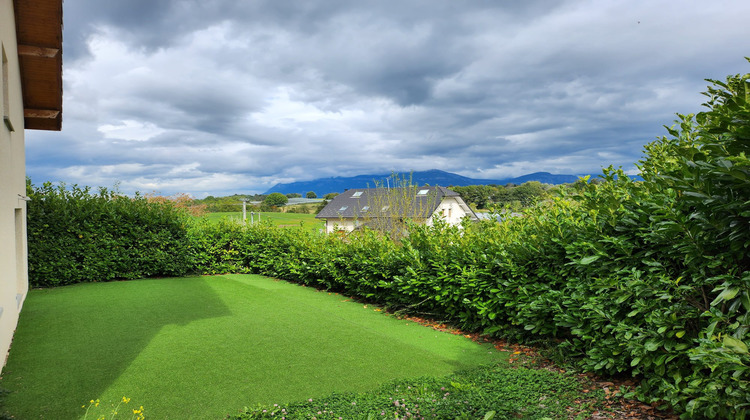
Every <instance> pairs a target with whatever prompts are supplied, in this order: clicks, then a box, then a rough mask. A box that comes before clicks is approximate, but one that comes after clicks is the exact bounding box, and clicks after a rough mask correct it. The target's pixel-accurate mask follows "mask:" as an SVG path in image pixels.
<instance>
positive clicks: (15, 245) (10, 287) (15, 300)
mask: <svg viewBox="0 0 750 420" xmlns="http://www.w3.org/2000/svg"><path fill="white" fill-rule="evenodd" d="M0 44H1V45H2V49H3V50H4V51H5V58H7V61H6V63H5V64H4V65H3V66H2V67H0V69H1V70H0V73H4V74H0V115H2V117H3V121H1V122H0V308H2V309H0V311H2V313H0V358H1V360H0V370H1V369H2V366H4V365H5V359H6V357H7V352H8V348H9V347H10V342H11V340H12V338H13V332H14V331H15V328H16V324H17V323H18V313H19V312H20V310H21V305H22V304H23V300H24V299H25V298H26V293H27V291H28V271H27V263H26V202H25V201H24V200H23V199H22V198H21V197H20V196H23V195H25V193H26V167H25V163H24V162H25V158H26V157H25V154H24V137H23V130H24V126H23V102H22V96H21V76H20V73H19V67H18V53H17V51H16V28H15V23H14V14H13V0H0ZM0 54H2V51H0ZM3 79H5V82H3ZM6 98H7V103H6V100H5V99H6ZM5 116H8V117H9V119H10V122H11V125H12V126H13V128H14V131H11V130H10V128H9V127H8V125H7V124H6V123H5ZM19 195H20V196H19Z"/></svg>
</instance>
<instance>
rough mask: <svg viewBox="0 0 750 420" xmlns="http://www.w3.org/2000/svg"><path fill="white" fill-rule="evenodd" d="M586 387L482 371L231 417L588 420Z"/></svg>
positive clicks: (519, 372)
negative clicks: (584, 396) (571, 419)
mask: <svg viewBox="0 0 750 420" xmlns="http://www.w3.org/2000/svg"><path fill="white" fill-rule="evenodd" d="M581 395H583V394H582V387H581V383H580V381H579V380H578V379H577V378H576V377H574V376H572V375H569V374H568V375H565V374H561V373H557V372H552V371H547V370H538V369H526V368H519V369H508V367H507V365H505V364H502V365H495V366H489V367H480V368H475V369H471V370H467V371H462V372H459V373H455V374H452V375H450V376H445V377H424V378H413V379H402V380H397V381H393V382H390V383H388V384H385V385H383V386H381V387H379V388H377V389H375V390H372V391H369V392H361V393H353V392H349V393H338V394H333V395H329V396H326V397H324V398H320V399H312V398H311V399H307V400H304V401H300V402H295V403H291V404H268V405H261V406H257V407H253V408H248V409H246V410H244V412H243V413H241V414H239V415H236V416H233V417H231V418H232V419H235V420H251V419H252V420H254V419H280V418H284V419H287V420H294V419H317V420H323V419H392V418H397V419H407V418H413V419H424V418H428V419H429V418H438V419H472V420H478V419H483V418H486V419H497V420H500V419H517V418H524V419H553V418H554V419H562V418H576V416H578V417H577V418H587V417H588V416H589V415H590V414H592V413H593V412H594V411H595V407H596V405H597V404H596V400H595V399H592V401H589V402H586V403H584V402H582V401H581Z"/></svg>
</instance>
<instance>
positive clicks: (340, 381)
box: [0, 275, 507, 419]
mask: <svg viewBox="0 0 750 420" xmlns="http://www.w3.org/2000/svg"><path fill="white" fill-rule="evenodd" d="M506 354H507V353H504V352H499V351H496V350H494V349H493V348H492V347H491V346H486V345H485V346H482V345H478V344H476V343H474V342H472V341H471V340H469V339H467V338H465V337H462V336H458V335H453V334H448V333H441V332H438V331H434V330H432V329H429V328H425V327H422V326H420V325H418V324H416V323H415V322H413V321H409V320H401V319H397V318H395V317H392V316H386V315H384V314H383V313H382V312H380V311H379V308H377V307H373V306H371V305H366V304H362V303H357V302H353V301H351V300H350V299H347V298H345V297H343V296H341V295H336V294H334V293H330V294H329V293H328V292H322V291H317V290H315V289H312V288H305V287H300V286H297V285H294V284H290V283H286V282H282V281H275V280H272V279H269V278H265V277H259V276H248V275H229V276H218V277H190V278H169V279H146V280H137V281H127V282H109V283H95V284H93V283H85V284H79V285H73V286H65V287H58V288H53V289H42V290H31V291H30V293H29V296H28V299H27V300H26V303H25V304H24V310H23V315H22V317H21V321H20V324H19V326H18V330H17V332H16V335H15V339H14V343H13V348H12V349H11V354H10V357H9V360H8V364H7V365H6V367H5V368H4V370H3V379H2V382H0V386H2V387H3V388H7V389H9V390H10V391H11V393H10V394H9V395H8V396H7V400H6V407H7V409H8V411H9V412H10V413H11V414H13V415H15V416H16V417H17V418H24V419H25V418H39V417H40V416H42V417H44V418H78V417H79V416H83V414H84V411H85V409H84V408H81V406H82V405H88V403H89V401H90V400H92V399H93V400H100V401H101V402H102V404H103V405H106V404H108V403H117V402H118V401H120V400H121V399H122V397H123V396H127V397H128V398H132V400H133V401H136V402H137V404H138V405H139V406H140V405H143V406H144V407H146V414H147V416H148V417H151V418H166V417H169V418H220V417H222V416H225V415H227V414H233V413H237V412H239V410H240V409H241V408H242V407H243V406H246V405H254V404H257V403H267V404H273V403H286V402H292V401H296V400H302V399H308V398H315V399H317V398H320V397H323V396H325V395H328V394H330V393H332V392H339V393H341V392H347V391H349V392H362V391H366V390H369V389H372V388H375V387H377V386H378V385H379V384H382V383H383V382H387V381H389V380H393V379H397V378H402V379H403V378H410V377H416V376H422V375H437V376H441V375H445V374H448V373H451V372H454V371H456V370H462V369H467V368H470V367H473V366H477V365H479V364H486V363H495V362H499V361H502V360H505V359H506V358H507V356H506ZM136 408H137V407H136Z"/></svg>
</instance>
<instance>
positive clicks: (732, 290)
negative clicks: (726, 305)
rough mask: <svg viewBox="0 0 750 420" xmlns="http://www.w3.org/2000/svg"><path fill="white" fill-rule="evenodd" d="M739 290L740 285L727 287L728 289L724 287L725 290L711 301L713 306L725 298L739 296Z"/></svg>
mask: <svg viewBox="0 0 750 420" xmlns="http://www.w3.org/2000/svg"><path fill="white" fill-rule="evenodd" d="M739 292H740V288H739V287H727V288H726V289H724V291H722V292H721V293H719V296H716V299H714V301H713V302H711V306H715V305H717V304H719V303H721V302H722V301H725V300H730V299H734V297H735V296H737V293H739Z"/></svg>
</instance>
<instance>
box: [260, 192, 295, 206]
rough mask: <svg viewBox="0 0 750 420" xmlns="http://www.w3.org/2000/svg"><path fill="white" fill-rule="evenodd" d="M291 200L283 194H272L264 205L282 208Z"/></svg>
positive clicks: (265, 200) (264, 201)
mask: <svg viewBox="0 0 750 420" xmlns="http://www.w3.org/2000/svg"><path fill="white" fill-rule="evenodd" d="M288 201H289V199H288V198H287V197H286V196H285V195H284V194H282V193H278V192H275V193H271V194H268V196H267V197H266V198H265V199H264V200H263V204H265V205H267V206H270V207H281V206H283V205H284V204H286V203H287V202H288Z"/></svg>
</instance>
